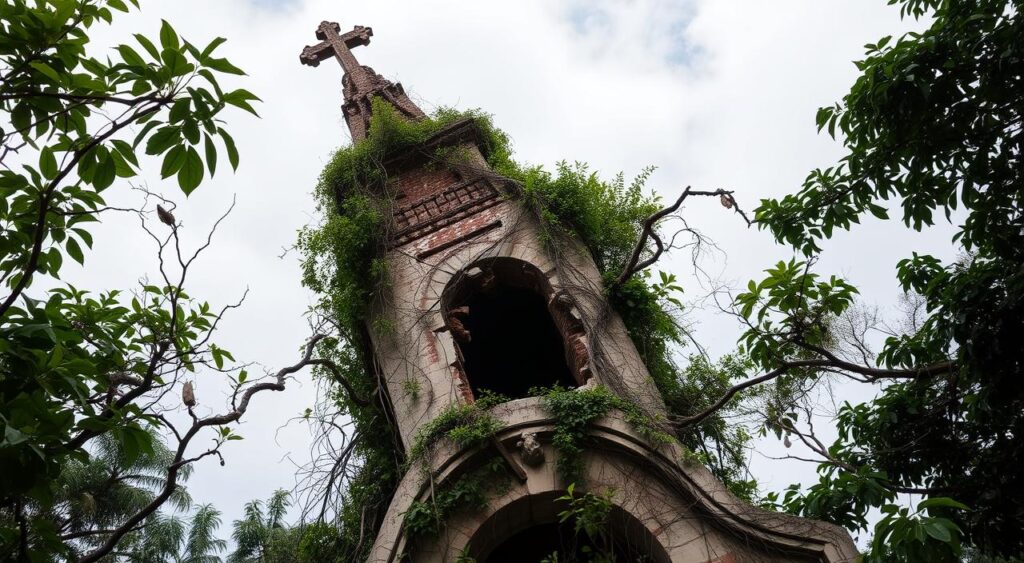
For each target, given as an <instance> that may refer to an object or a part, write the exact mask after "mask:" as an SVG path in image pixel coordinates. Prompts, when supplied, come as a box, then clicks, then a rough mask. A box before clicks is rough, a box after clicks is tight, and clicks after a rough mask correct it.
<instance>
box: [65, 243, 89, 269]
mask: <svg viewBox="0 0 1024 563" xmlns="http://www.w3.org/2000/svg"><path fill="white" fill-rule="evenodd" d="M64 248H66V249H67V251H68V256H70V257H71V258H73V259H74V260H75V262H78V263H79V264H85V255H84V254H83V253H82V247H81V246H78V241H77V240H75V239H74V238H72V237H68V240H67V242H66V243H65V245H64Z"/></svg>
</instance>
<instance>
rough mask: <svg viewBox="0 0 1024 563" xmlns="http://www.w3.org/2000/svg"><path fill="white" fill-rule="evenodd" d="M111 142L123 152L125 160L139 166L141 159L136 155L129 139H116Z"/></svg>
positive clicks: (118, 150)
mask: <svg viewBox="0 0 1024 563" xmlns="http://www.w3.org/2000/svg"><path fill="white" fill-rule="evenodd" d="M111 143H112V144H113V145H114V149H116V150H117V152H119V153H121V156H123V157H124V159H125V160H127V161H128V162H130V163H132V166H136V167H137V166H138V165H139V159H138V157H136V156H135V150H134V149H133V148H132V146H131V145H129V144H128V142H127V141H124V140H121V139H114V140H113V141H111Z"/></svg>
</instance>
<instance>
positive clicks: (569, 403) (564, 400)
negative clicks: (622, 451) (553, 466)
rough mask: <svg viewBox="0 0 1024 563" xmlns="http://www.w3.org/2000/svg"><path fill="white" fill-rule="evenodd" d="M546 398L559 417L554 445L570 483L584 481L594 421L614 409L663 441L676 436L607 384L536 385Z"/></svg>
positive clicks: (562, 473) (563, 474) (560, 470)
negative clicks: (545, 387)
mask: <svg viewBox="0 0 1024 563" xmlns="http://www.w3.org/2000/svg"><path fill="white" fill-rule="evenodd" d="M531 393H532V394H534V395H538V396H540V397H542V398H543V399H544V407H545V408H546V409H547V410H548V411H549V412H551V414H552V415H554V417H555V433H554V437H553V438H552V441H551V443H552V445H554V446H555V449H556V450H558V454H559V455H558V462H557V463H558V473H559V475H560V476H561V477H562V479H563V480H565V481H566V482H567V483H579V484H583V483H584V481H585V479H584V475H583V459H582V455H583V451H584V449H585V448H586V445H587V433H588V431H589V428H590V426H591V424H592V423H593V422H594V421H595V420H597V419H599V418H601V417H602V416H605V415H606V414H608V412H609V411H611V410H612V409H617V410H619V411H622V413H623V414H624V415H625V416H626V420H627V421H628V422H629V423H630V424H631V425H633V427H634V428H636V429H637V430H638V431H639V432H640V433H641V434H643V435H644V436H646V437H647V438H648V439H650V440H652V441H654V442H656V443H659V442H660V443H663V442H666V441H669V440H672V437H671V436H670V435H668V434H666V433H665V432H664V431H663V430H661V428H660V426H659V425H658V423H657V421H656V420H653V419H652V418H651V417H650V416H649V415H648V414H647V413H645V412H644V411H643V410H642V409H641V408H640V407H638V406H637V405H636V404H634V403H631V402H630V401H628V400H626V399H624V398H622V397H620V396H619V395H616V394H615V393H612V392H611V391H610V390H609V389H608V388H607V387H604V386H602V385H595V386H593V387H589V388H580V389H564V388H561V387H552V388H549V389H534V390H532V391H531Z"/></svg>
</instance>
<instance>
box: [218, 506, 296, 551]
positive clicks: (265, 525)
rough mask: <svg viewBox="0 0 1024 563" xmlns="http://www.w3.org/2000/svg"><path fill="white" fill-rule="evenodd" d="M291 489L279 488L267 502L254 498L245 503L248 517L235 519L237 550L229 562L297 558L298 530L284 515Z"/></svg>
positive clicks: (234, 533)
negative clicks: (288, 522) (289, 524)
mask: <svg viewBox="0 0 1024 563" xmlns="http://www.w3.org/2000/svg"><path fill="white" fill-rule="evenodd" d="M290 504H291V503H290V501H289V500H288V491H285V490H280V489H279V490H277V491H274V494H272V495H270V498H269V499H267V502H266V503H264V502H262V501H260V500H254V501H252V502H249V503H248V504H246V505H245V518H243V519H241V520H235V523H234V528H235V530H234V532H233V533H232V534H231V537H232V538H234V540H235V551H234V552H233V553H232V554H231V556H230V557H229V558H228V561H232V562H237V563H247V562H255V561H259V562H262V563H266V562H275V563H277V562H281V563H283V562H287V561H298V560H299V559H298V557H297V551H298V547H299V541H298V540H299V529H296V528H290V527H288V526H286V525H285V522H284V516H285V513H286V512H287V510H288V506H289V505H290Z"/></svg>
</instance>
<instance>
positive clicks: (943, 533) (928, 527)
mask: <svg viewBox="0 0 1024 563" xmlns="http://www.w3.org/2000/svg"><path fill="white" fill-rule="evenodd" d="M924 531H925V532H927V533H928V535H929V536H931V537H933V538H935V539H937V540H939V541H941V542H947V543H948V542H949V541H951V540H952V539H953V535H952V534H950V533H949V530H948V529H947V528H946V527H945V526H943V525H942V524H939V523H938V522H925V524H924Z"/></svg>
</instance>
